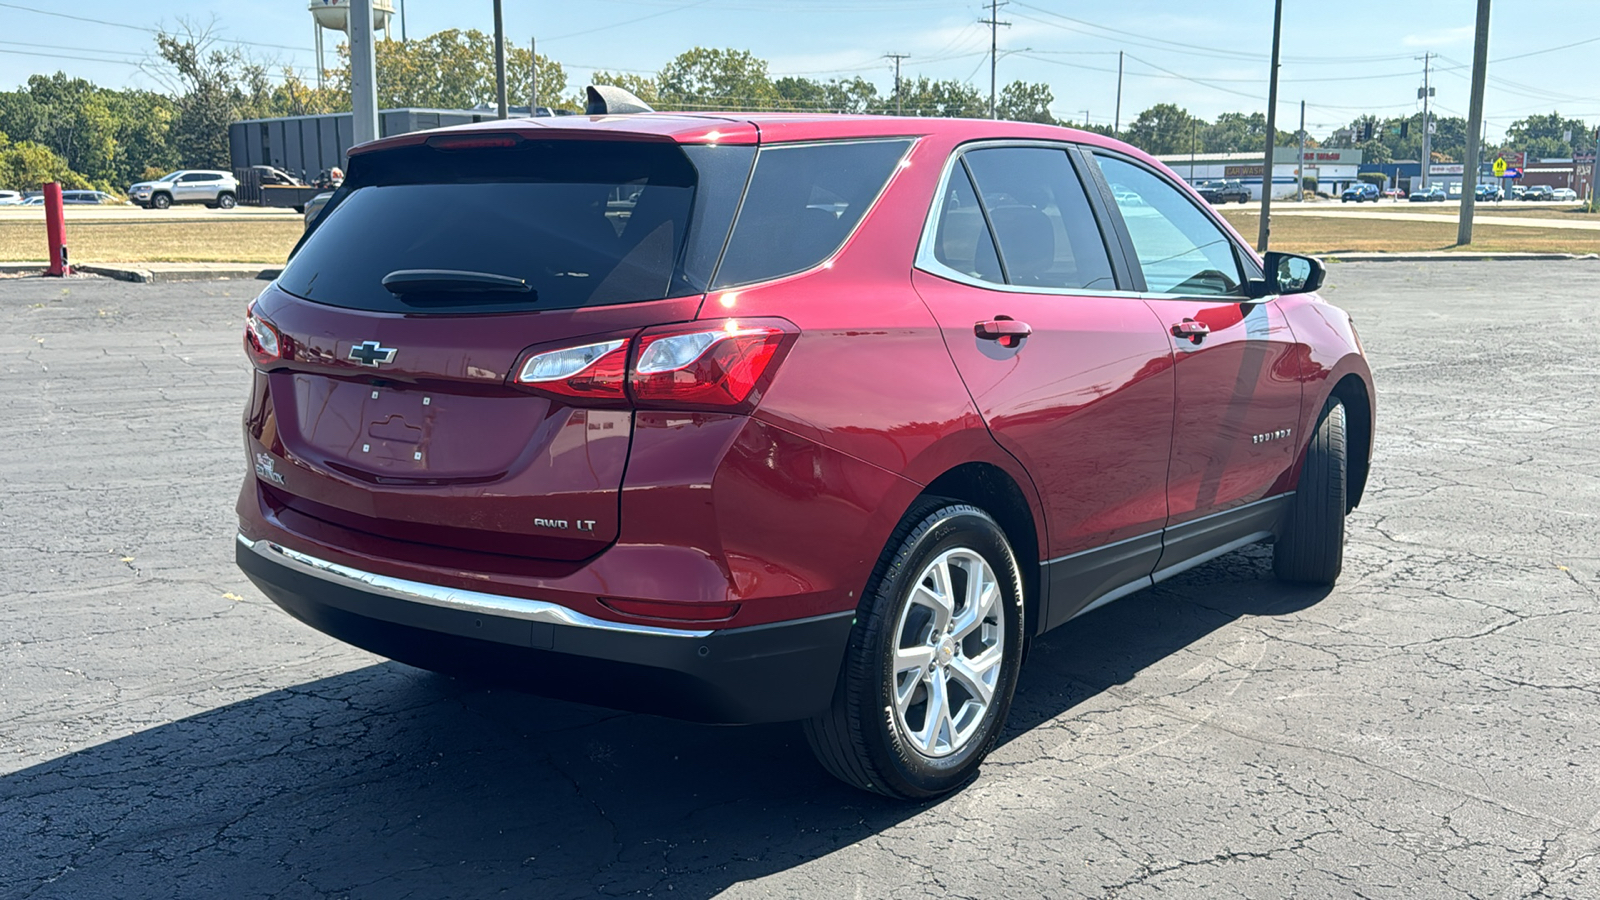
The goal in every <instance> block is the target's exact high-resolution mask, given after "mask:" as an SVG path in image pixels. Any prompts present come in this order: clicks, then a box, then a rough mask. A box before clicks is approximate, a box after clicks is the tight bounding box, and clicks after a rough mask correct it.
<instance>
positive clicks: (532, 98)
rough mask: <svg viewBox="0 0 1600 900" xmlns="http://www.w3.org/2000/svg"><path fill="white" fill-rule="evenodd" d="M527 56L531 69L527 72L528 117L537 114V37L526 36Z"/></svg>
mask: <svg viewBox="0 0 1600 900" xmlns="http://www.w3.org/2000/svg"><path fill="white" fill-rule="evenodd" d="M528 58H529V59H530V60H532V62H533V64H532V66H531V68H532V70H533V71H531V72H529V73H528V77H529V78H530V79H531V80H530V81H529V82H528V84H529V88H528V118H530V119H531V118H533V117H535V116H537V115H539V39H538V38H528Z"/></svg>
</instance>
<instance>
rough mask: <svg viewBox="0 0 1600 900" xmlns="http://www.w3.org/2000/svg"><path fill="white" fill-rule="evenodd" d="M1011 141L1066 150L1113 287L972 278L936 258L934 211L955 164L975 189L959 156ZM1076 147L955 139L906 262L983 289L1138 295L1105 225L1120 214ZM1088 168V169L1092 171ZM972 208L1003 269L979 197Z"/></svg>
mask: <svg viewBox="0 0 1600 900" xmlns="http://www.w3.org/2000/svg"><path fill="white" fill-rule="evenodd" d="M1016 147H1041V148H1044V149H1046V150H1061V151H1064V152H1066V154H1067V161H1068V163H1069V164H1070V165H1071V166H1072V168H1073V171H1074V173H1075V174H1076V175H1077V176H1078V180H1079V182H1080V183H1081V184H1082V186H1083V189H1084V191H1083V192H1084V195H1085V196H1086V197H1087V198H1088V201H1089V209H1090V210H1091V211H1092V212H1093V213H1094V216H1095V225H1096V228H1097V229H1098V231H1099V233H1100V240H1101V241H1102V242H1103V243H1104V244H1105V250H1106V258H1107V262H1108V263H1109V264H1110V266H1111V273H1112V277H1113V278H1114V279H1116V282H1117V286H1116V288H1114V289H1102V288H1083V287H1076V288H1063V287H1034V286H1032V285H1022V284H1009V283H1007V284H1001V283H999V282H994V281H984V280H983V279H981V278H974V277H973V276H971V275H968V274H966V273H965V272H962V271H959V270H957V269H952V268H951V267H949V266H947V265H945V264H944V263H942V262H940V261H939V258H938V255H937V253H936V250H935V248H936V247H937V245H938V231H939V216H940V215H941V214H942V213H943V212H944V200H945V195H946V194H947V193H948V192H949V189H950V178H951V175H952V174H953V173H954V172H955V171H956V170H957V168H958V167H959V168H960V170H961V171H962V172H965V173H967V175H966V177H967V178H968V179H969V180H970V181H971V182H972V184H973V188H974V190H976V188H977V179H975V178H972V175H971V173H970V172H968V171H967V163H966V159H965V158H964V157H965V156H966V154H967V153H969V152H972V151H976V150H991V149H996V148H1016ZM1081 153H1082V149H1081V148H1080V146H1079V145H1078V144H1075V143H1072V142H1071V141H1051V140H1039V139H1031V140H1020V139H1014V138H1013V139H1007V138H987V139H979V140H973V141H967V142H965V143H962V144H958V145H957V146H956V148H955V149H954V150H952V151H950V156H949V158H948V159H946V160H945V163H944V171H943V172H941V173H940V175H939V183H938V186H937V188H935V190H934V193H933V198H932V200H931V201H930V202H929V205H928V214H927V217H926V218H925V219H924V220H923V224H922V237H921V238H920V239H919V240H918V242H917V256H916V261H915V262H914V263H913V264H912V265H913V267H914V268H916V269H919V270H921V271H923V272H926V273H928V274H929V275H933V276H936V277H938V278H943V279H945V280H946V281H954V282H957V283H960V284H964V285H967V286H969V287H975V288H983V289H984V290H990V291H1002V292H1006V293H1012V294H1041V295H1049V296H1055V297H1139V296H1140V295H1141V292H1140V291H1139V290H1138V289H1136V288H1135V287H1134V280H1133V275H1134V274H1136V273H1137V272H1138V269H1137V268H1134V269H1132V270H1131V271H1130V269H1129V268H1128V265H1127V263H1126V262H1125V260H1124V257H1125V255H1126V251H1125V250H1124V249H1123V246H1124V245H1125V243H1126V242H1125V241H1123V240H1120V239H1119V236H1118V235H1117V234H1116V233H1115V232H1113V231H1112V230H1111V228H1112V227H1113V226H1115V227H1119V228H1120V227H1122V225H1121V222H1122V219H1121V217H1120V216H1113V215H1111V214H1110V213H1108V211H1107V209H1106V203H1105V198H1104V197H1102V196H1100V191H1102V190H1108V189H1106V188H1103V187H1100V186H1099V185H1100V182H1101V181H1103V179H1101V178H1100V175H1099V171H1100V167H1099V166H1087V167H1086V166H1085V164H1084V161H1083V160H1081V159H1080V154H1081ZM1090 173H1092V175H1091V174H1090ZM1086 175H1089V176H1090V177H1085V176H1086ZM1091 184H1093V185H1095V186H1096V189H1094V190H1091V189H1090V187H1091ZM978 208H979V209H980V210H984V213H983V220H984V223H985V226H986V227H988V228H989V240H990V241H992V242H993V243H994V248H995V255H996V256H997V257H1000V266H1001V270H1002V271H1004V269H1005V258H1004V257H1003V256H1001V252H1002V251H1001V250H1000V242H999V240H997V239H996V238H995V235H994V227H993V225H992V224H991V223H989V213H988V211H987V210H985V209H984V206H983V204H982V203H979V204H978ZM1113 208H1114V207H1113ZM1141 287H1142V285H1141Z"/></svg>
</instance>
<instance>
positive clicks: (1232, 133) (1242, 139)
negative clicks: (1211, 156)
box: [1177, 112, 1316, 153]
mask: <svg viewBox="0 0 1600 900" xmlns="http://www.w3.org/2000/svg"><path fill="white" fill-rule="evenodd" d="M1266 134H1267V116H1266V114H1265V113H1259V112H1257V113H1242V112H1228V113H1223V114H1222V115H1220V116H1217V120H1216V121H1215V122H1213V123H1211V124H1209V125H1201V126H1200V151H1201V152H1202V153H1265V152H1266V150H1267V141H1266ZM1299 143H1300V139H1299V138H1298V137H1296V136H1295V135H1294V134H1293V133H1292V132H1288V131H1283V130H1279V131H1278V134H1277V142H1276V144H1275V146H1278V147H1295V146H1298V145H1299ZM1306 146H1308V147H1312V146H1316V142H1314V141H1307V143H1306ZM1177 152H1180V153H1181V152H1183V151H1182V150H1179V151H1177Z"/></svg>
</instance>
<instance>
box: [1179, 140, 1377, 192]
mask: <svg viewBox="0 0 1600 900" xmlns="http://www.w3.org/2000/svg"><path fill="white" fill-rule="evenodd" d="M1156 159H1159V160H1161V162H1163V163H1165V164H1166V166H1167V168H1169V169H1171V170H1172V171H1173V172H1175V173H1177V175H1178V177H1179V178H1182V179H1184V180H1185V181H1188V182H1189V183H1190V184H1199V183H1200V182H1202V181H1213V180H1220V179H1233V180H1237V181H1242V182H1244V184H1245V187H1248V188H1249V189H1250V197H1251V199H1252V200H1260V199H1261V154H1260V153H1255V152H1251V153H1195V154H1189V153H1174V154H1169V155H1166V156H1158V157H1156ZM1299 160H1300V148H1299V147H1278V148H1276V149H1274V150H1273V153H1272V198H1273V199H1274V200H1281V199H1293V198H1294V192H1295V180H1296V177H1297V176H1298V171H1299ZM1360 168H1361V151H1360V150H1331V149H1327V148H1321V147H1319V148H1311V147H1307V148H1306V173H1305V174H1306V177H1307V178H1315V179H1316V180H1317V191H1318V192H1320V193H1323V194H1329V195H1331V196H1334V197H1337V196H1339V194H1340V192H1342V191H1343V190H1344V189H1345V188H1347V187H1349V186H1350V185H1352V184H1355V183H1356V182H1357V181H1358V180H1359V179H1357V178H1356V172H1358V171H1359V170H1360Z"/></svg>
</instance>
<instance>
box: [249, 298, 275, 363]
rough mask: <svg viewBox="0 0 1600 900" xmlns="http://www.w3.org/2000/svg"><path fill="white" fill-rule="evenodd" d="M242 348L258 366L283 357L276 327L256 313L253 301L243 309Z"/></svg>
mask: <svg viewBox="0 0 1600 900" xmlns="http://www.w3.org/2000/svg"><path fill="white" fill-rule="evenodd" d="M244 349H245V350H246V351H248V352H249V354H250V358H251V359H252V360H254V361H255V364H256V365H258V366H262V367H266V366H270V365H272V364H273V363H275V362H277V361H279V360H280V359H282V358H283V355H282V352H281V342H280V340H279V338H278V329H276V328H273V327H272V323H270V322H268V321H267V320H266V319H263V318H261V317H260V316H257V315H256V304H255V301H251V302H250V305H249V306H248V307H246V308H245V311H244Z"/></svg>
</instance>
